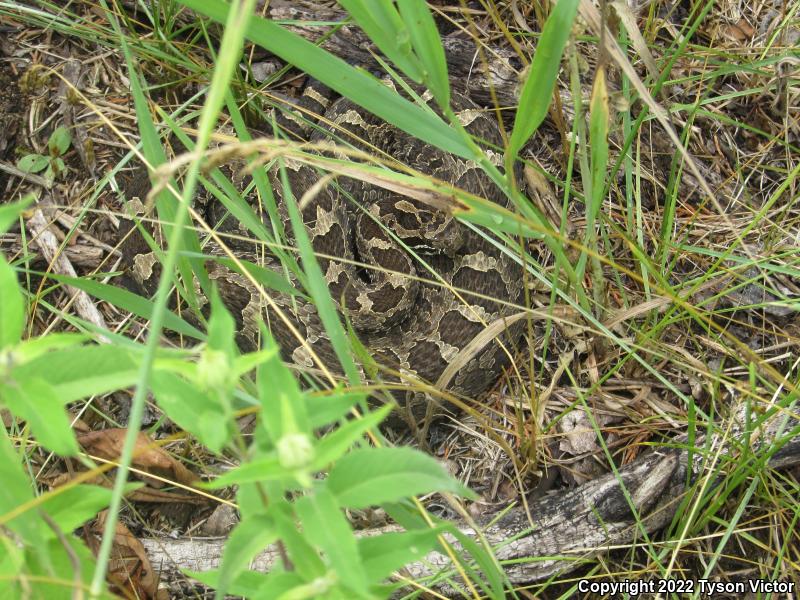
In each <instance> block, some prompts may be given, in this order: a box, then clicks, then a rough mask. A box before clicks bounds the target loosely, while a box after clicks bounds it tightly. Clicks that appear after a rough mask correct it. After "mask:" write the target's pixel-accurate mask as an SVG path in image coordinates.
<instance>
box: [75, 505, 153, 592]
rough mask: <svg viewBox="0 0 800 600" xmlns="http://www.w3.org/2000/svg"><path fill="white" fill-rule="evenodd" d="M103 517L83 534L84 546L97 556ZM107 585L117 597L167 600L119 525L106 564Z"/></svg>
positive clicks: (135, 543) (144, 554) (146, 562)
mask: <svg viewBox="0 0 800 600" xmlns="http://www.w3.org/2000/svg"><path fill="white" fill-rule="evenodd" d="M106 516H107V513H106V512H105V511H103V512H102V513H100V514H99V515H98V516H97V520H96V521H95V523H94V525H93V526H92V527H91V529H90V530H89V533H88V534H87V538H88V539H86V543H87V544H88V545H89V548H90V549H91V551H92V552H93V553H94V554H95V555H97V551H98V549H99V548H100V538H101V536H102V535H103V527H104V526H105V520H106ZM107 579H108V582H109V584H110V585H111V586H113V588H117V589H116V590H114V591H115V592H117V593H120V594H123V595H125V596H126V597H130V598H148V599H154V600H167V599H168V598H169V595H168V593H167V590H166V589H161V590H160V589H159V588H158V580H159V578H158V575H157V574H156V573H154V572H153V567H152V566H151V565H150V559H149V558H147V552H146V551H145V549H144V546H143V545H142V543H141V542H140V541H139V540H138V539H137V538H136V536H134V535H133V534H132V533H131V532H130V531H129V530H128V528H127V527H125V525H124V524H122V523H117V529H116V532H115V534H114V542H113V546H112V549H111V560H110V561H109V564H108V575H107Z"/></svg>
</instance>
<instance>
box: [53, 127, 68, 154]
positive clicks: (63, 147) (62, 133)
mask: <svg viewBox="0 0 800 600" xmlns="http://www.w3.org/2000/svg"><path fill="white" fill-rule="evenodd" d="M71 143H72V137H71V136H70V134H69V129H67V128H66V127H63V126H61V127H56V130H55V131H54V132H53V133H52V135H51V136H50V139H49V140H48V141H47V148H48V149H49V150H50V156H52V157H56V156H61V155H62V154H64V153H65V152H66V151H67V149H68V148H69V145H70V144H71Z"/></svg>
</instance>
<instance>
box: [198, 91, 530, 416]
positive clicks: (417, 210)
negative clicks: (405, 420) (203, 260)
mask: <svg viewBox="0 0 800 600" xmlns="http://www.w3.org/2000/svg"><path fill="white" fill-rule="evenodd" d="M452 106H453V109H454V110H455V111H456V112H457V114H458V115H459V118H460V120H461V121H462V123H464V126H465V127H466V129H467V130H468V131H469V132H470V133H471V134H472V135H474V136H475V137H476V138H479V139H482V140H484V141H485V142H488V143H490V144H494V145H495V146H500V145H501V136H500V132H499V130H498V127H497V125H496V123H495V122H494V121H493V120H492V119H490V118H488V117H487V116H486V115H485V114H483V113H482V112H481V111H479V110H477V107H476V106H475V105H474V104H473V103H472V102H471V101H470V100H469V99H468V98H466V97H464V96H461V95H458V94H455V93H454V94H453V100H452ZM321 122H322V123H324V124H325V125H323V126H322V127H320V128H319V129H317V130H316V131H315V132H314V133H313V134H312V135H311V136H310V139H309V141H310V142H312V143H315V142H322V141H323V140H325V139H328V138H329V136H330V135H331V134H333V133H334V132H335V134H336V135H338V136H339V137H346V138H347V139H348V141H350V142H351V143H352V145H353V146H355V147H356V148H357V149H358V150H362V151H364V152H370V153H372V154H374V153H376V152H379V153H382V154H384V155H388V156H390V157H392V158H393V159H395V160H396V161H399V162H401V163H403V164H404V165H406V166H408V167H410V168H412V169H414V170H416V171H418V172H419V173H421V174H423V175H428V176H432V177H435V178H437V179H439V180H442V181H446V182H449V183H451V184H452V185H454V186H456V187H458V188H461V189H463V190H465V191H467V192H470V193H472V194H475V195H478V196H481V197H483V198H486V199H488V200H492V201H494V202H497V203H498V204H501V205H503V206H505V205H506V204H507V200H506V199H505V196H504V195H503V194H502V192H501V191H500V190H499V189H498V188H497V187H496V186H495V185H494V184H493V183H492V182H491V180H490V179H489V177H488V176H487V175H486V174H485V173H484V172H483V171H482V170H481V169H480V168H479V167H478V165H477V164H475V163H472V162H470V161H465V160H463V159H460V158H457V157H454V156H452V155H450V154H447V153H445V152H443V151H440V150H438V149H436V148H434V147H431V146H429V145H426V144H424V143H422V142H420V141H419V140H417V139H415V138H412V137H410V136H409V135H407V134H405V133H403V132H402V131H400V130H398V129H397V128H395V127H392V126H390V125H388V124H386V123H385V122H384V121H382V120H380V119H379V118H377V117H375V116H373V115H372V114H370V113H368V112H366V111H363V110H362V109H360V108H359V107H357V106H356V105H354V104H353V103H352V102H350V101H349V100H347V99H345V98H340V99H338V100H337V101H335V102H333V103H332V104H331V105H330V107H329V108H328V109H327V111H326V112H325V114H324V118H323V119H322V120H321ZM343 134H344V135H343ZM285 173H286V180H287V181H288V184H289V186H288V187H289V189H291V190H292V193H293V196H294V198H296V199H300V198H302V197H303V196H304V195H305V194H306V193H307V192H308V191H309V190H310V189H311V187H312V186H313V185H314V184H315V183H316V182H317V181H318V180H319V178H320V173H318V172H317V171H316V170H315V169H314V168H312V167H310V166H306V165H302V164H301V165H291V164H288V165H287V167H286V169H285ZM270 174H271V177H270V179H271V183H272V187H273V189H274V190H276V191H277V192H280V190H282V189H283V184H282V182H281V180H280V177H279V176H278V173H277V171H276V170H275V169H273V170H271V171H270ZM279 195H280V194H279ZM301 209H302V213H301V214H302V219H303V222H304V224H305V227H306V230H307V233H308V237H309V239H310V241H311V244H312V246H313V249H314V252H315V254H316V255H317V257H318V263H319V266H320V268H321V270H322V273H323V274H324V277H325V280H326V283H327V285H328V287H329V290H330V293H331V296H332V298H333V299H334V301H335V302H336V303H337V306H338V308H339V310H340V312H341V314H342V315H343V316H346V317H347V319H348V321H349V323H350V324H351V325H352V327H353V329H354V330H355V332H356V334H357V335H358V337H359V339H360V341H361V342H362V343H363V345H364V346H365V347H366V348H367V349H368V351H369V352H370V353H371V355H372V356H373V357H374V359H375V361H376V362H377V363H379V364H382V365H385V366H387V367H389V369H390V370H391V371H392V372H394V373H395V378H399V379H406V380H407V379H409V378H411V379H413V378H418V379H421V380H422V381H425V382H428V383H435V382H437V381H438V380H439V379H440V378H441V377H442V375H443V373H445V370H446V369H447V367H448V365H451V363H454V361H455V362H458V364H459V365H461V366H460V367H459V368H457V369H456V371H455V372H454V373H452V371H453V368H451V369H450V371H451V373H450V375H452V376H449V377H448V382H447V388H448V390H449V391H450V392H453V393H457V394H460V395H465V396H469V397H475V396H477V395H479V394H480V393H481V392H484V391H485V390H486V389H487V388H488V387H490V386H491V385H493V384H494V383H495V382H496V381H497V379H498V377H499V375H500V371H501V369H502V367H503V366H504V365H505V364H507V362H508V359H509V356H510V354H509V351H510V350H511V349H512V348H513V344H508V343H507V342H508V341H512V342H513V339H512V338H513V335H512V336H511V337H509V335H508V334H509V331H506V332H505V337H503V336H499V337H498V338H497V339H494V340H488V341H487V342H485V343H478V344H477V349H476V344H475V343H474V340H476V338H477V336H479V334H481V332H482V331H484V329H485V328H486V326H487V325H488V324H491V323H497V322H498V321H501V322H502V321H503V320H504V319H505V317H507V316H509V315H510V313H511V312H513V309H512V308H509V304H515V303H519V302H520V300H521V294H522V276H521V269H520V267H519V266H518V265H517V263H516V262H515V261H514V260H513V258H511V257H510V256H509V255H507V254H506V253H504V252H503V251H501V250H500V249H499V248H498V247H497V246H496V245H495V244H493V243H492V242H490V241H488V240H487V239H486V238H484V237H483V236H482V235H481V234H479V233H478V232H477V231H475V230H473V229H471V228H469V227H467V226H465V225H464V224H462V223H459V222H458V221H457V220H456V219H454V218H453V216H452V215H450V214H448V213H446V212H444V211H441V210H436V209H434V208H431V207H430V206H427V205H425V204H423V203H422V202H419V201H416V200H414V199H411V198H409V197H407V196H404V195H401V194H399V193H396V192H392V191H388V190H386V189H382V188H379V187H375V186H373V185H370V184H368V183H365V182H364V181H361V180H359V179H355V178H351V177H344V176H339V177H337V179H336V185H327V186H325V187H322V188H321V189H320V190H319V191H318V192H317V193H316V194H315V195H313V196H312V197H311V198H310V200H309V201H308V202H307V203H306V204H305V205H304V206H302V207H301ZM212 214H214V213H213V212H212ZM284 218H285V211H284ZM216 219H217V217H216V216H213V217H210V221H215V220H216ZM284 225H285V226H286V229H287V230H288V229H289V226H288V222H287V223H284ZM387 230H388V231H389V232H391V233H389V232H387ZM290 239H291V238H290ZM237 251H241V252H242V253H243V254H244V255H246V256H248V252H247V249H246V248H244V247H242V248H237ZM252 255H253V253H252V252H250V253H249V256H252ZM415 255H416V258H415V257H414V256H415ZM336 258H340V259H341V260H336ZM363 263H366V264H367V265H370V266H371V268H364V267H363V266H360V265H361V264H363ZM267 266H269V267H270V268H272V269H275V270H276V271H279V272H281V273H284V271H281V270H280V266H279V265H278V264H277V262H276V261H272V260H269V258H268V259H267ZM208 270H209V275H210V277H211V278H212V279H213V280H215V281H216V283H217V286H218V289H219V292H220V295H221V297H222V299H223V301H224V302H225V304H226V305H227V307H228V308H229V309H230V310H231V311H232V312H233V314H234V315H235V316H236V319H237V321H238V325H239V329H238V333H239V335H238V341H239V344H240V346H242V347H243V348H253V347H255V346H257V344H258V335H259V321H261V320H266V322H267V323H268V325H269V328H270V330H271V332H272V334H273V336H274V337H275V338H276V339H277V341H278V343H279V345H280V346H281V349H282V352H283V354H284V357H285V358H286V359H287V360H290V361H292V362H293V363H295V364H296V365H298V366H300V367H303V368H313V367H315V366H317V365H315V363H314V360H313V359H312V353H311V352H309V349H311V350H313V354H315V355H316V356H317V357H319V359H321V360H322V361H324V362H325V363H326V364H327V366H328V367H330V368H332V370H334V371H335V370H336V366H335V365H336V364H337V363H338V361H337V359H336V355H335V353H334V351H333V347H332V345H331V342H330V339H329V338H328V335H327V333H326V331H325V328H324V327H323V326H322V323H321V321H320V318H319V315H318V312H317V309H316V307H315V306H314V304H313V303H311V302H310V301H308V300H306V299H304V298H302V297H298V296H289V295H283V294H279V293H274V292H272V291H270V294H271V297H272V298H273V300H274V303H275V304H274V305H273V306H272V307H270V306H269V305H268V304H266V303H265V302H264V301H263V297H262V296H261V295H260V294H258V293H256V291H255V290H254V289H253V287H252V286H251V285H250V284H249V282H248V281H247V280H246V279H245V278H244V277H243V276H242V275H240V274H238V273H235V272H233V271H231V270H229V269H227V268H225V267H222V266H221V265H219V264H218V263H212V261H209V265H208ZM292 283H293V284H295V285H296V284H297V282H296V281H294V280H292ZM496 300H500V301H501V302H497V301H496ZM276 306H277V307H278V308H279V309H280V310H281V311H283V312H284V314H286V315H287V316H288V318H289V320H290V323H291V325H292V327H289V326H287V325H286V323H285V322H284V320H283V319H281V318H280V317H279V315H277V314H276V309H275V307H276ZM292 329H295V330H296V332H298V333H299V334H300V336H301V337H302V338H303V339H304V340H306V344H303V343H302V342H301V341H300V340H299V339H298V336H297V335H296V334H295V332H293V331H292ZM500 329H502V328H500ZM509 329H510V331H511V333H512V334H516V333H517V332H518V328H517V327H515V326H513V325H512V326H511V327H510V328H509ZM501 339H502V340H503V341H505V342H506V344H505V348H503V347H501V344H499V343H498V341H500V340H501ZM471 342H473V344H472V346H469V345H470V343H471ZM464 352H467V353H468V354H467V355H466V356H465V355H464ZM467 358H468V360H465V359H467ZM392 378H393V377H391V376H389V377H388V379H390V380H391V379H392ZM427 397H428V396H425V395H422V396H420V395H419V394H417V395H416V398H417V400H416V401H414V402H416V405H415V406H410V407H409V408H411V410H412V413H413V414H414V415H415V418H419V417H420V416H421V414H422V413H423V412H424V408H425V402H419V399H420V398H427ZM403 400H404V401H405V402H406V404H407V405H408V404H410V403H411V402H412V400H411V397H410V396H408V395H405V396H404V398H403Z"/></svg>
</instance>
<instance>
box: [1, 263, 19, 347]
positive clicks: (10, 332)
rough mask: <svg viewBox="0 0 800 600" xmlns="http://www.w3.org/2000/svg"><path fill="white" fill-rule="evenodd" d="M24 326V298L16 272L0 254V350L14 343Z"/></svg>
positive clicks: (17, 340) (16, 341)
mask: <svg viewBox="0 0 800 600" xmlns="http://www.w3.org/2000/svg"><path fill="white" fill-rule="evenodd" d="M24 328H25V298H24V297H23V296H22V290H21V289H20V288H19V283H17V272H16V271H15V270H14V269H13V268H12V267H11V265H9V264H8V263H7V262H6V261H5V259H4V258H3V256H2V255H0V350H2V349H3V348H6V347H9V346H14V345H16V344H17V343H18V342H19V340H20V337H22V331H23V330H24Z"/></svg>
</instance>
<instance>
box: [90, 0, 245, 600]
mask: <svg viewBox="0 0 800 600" xmlns="http://www.w3.org/2000/svg"><path fill="white" fill-rule="evenodd" d="M101 4H102V6H103V9H104V10H105V11H106V15H108V18H109V20H111V22H112V24H113V25H114V28H115V29H116V30H117V33H118V35H119V37H120V40H121V42H122V46H123V49H126V40H125V37H124V35H123V34H122V32H121V30H120V29H119V24H118V22H117V21H116V19H115V18H114V17H113V16H112V13H111V12H110V11H109V9H108V6H107V4H106V2H105V0H101ZM254 7H255V0H240V1H239V2H238V3H237V5H236V6H234V7H232V9H231V10H230V11H229V12H228V21H227V23H226V26H225V33H224V34H223V37H222V41H221V42H220V48H221V51H220V54H219V61H218V65H217V69H215V70H214V76H213V78H212V80H211V85H210V88H209V94H208V98H207V100H206V103H205V106H204V107H203V111H202V113H201V114H200V123H199V125H198V134H197V145H196V147H195V158H194V160H192V162H191V163H190V164H189V168H188V172H187V175H186V182H185V186H184V188H183V193H182V194H181V195H180V198H179V203H178V208H177V211H176V213H175V222H174V227H173V228H172V231H171V232H170V236H169V241H168V244H169V245H168V247H167V252H166V255H165V257H164V262H163V269H162V272H161V277H160V278H159V281H158V289H157V291H156V296H155V301H154V307H153V318H152V320H151V321H150V331H149V333H148V336H147V343H146V345H145V350H144V354H143V356H142V363H141V366H140V368H139V376H138V384H137V385H136V390H135V392H134V396H133V400H132V401H131V410H130V416H129V418H128V428H127V430H126V432H125V441H124V443H123V447H122V454H121V456H120V463H119V466H118V467H117V477H116V479H115V480H114V488H113V491H112V496H111V502H110V504H109V507H108V515H107V517H106V523H105V527H104V529H103V538H102V540H101V543H100V549H99V550H98V552H97V567H96V568H95V572H94V575H93V577H92V583H91V587H90V597H91V598H97V597H99V596H100V593H101V591H102V589H103V587H104V584H105V579H106V572H107V570H108V561H109V558H110V556H111V547H112V545H113V541H114V534H115V531H116V523H117V518H118V516H119V509H120V505H121V504H122V495H123V492H124V489H125V484H126V482H127V479H128V471H129V470H130V464H131V461H132V459H133V451H134V448H135V445H136V439H137V437H138V436H139V431H140V427H141V421H142V415H143V414H144V405H145V399H146V396H147V390H148V389H149V381H150V376H151V374H152V370H153V362H154V360H155V355H156V351H157V349H158V346H159V341H160V338H161V328H162V326H163V324H164V318H165V315H166V312H167V298H168V296H169V292H170V288H171V284H172V277H171V275H172V272H173V271H174V270H175V267H176V265H177V260H178V250H179V246H180V241H181V239H182V236H183V228H184V226H185V224H186V222H187V220H188V214H189V211H188V207H189V204H190V202H191V199H192V197H193V196H194V190H195V188H196V186H197V180H198V176H199V174H200V162H201V157H202V153H203V152H204V151H205V149H206V148H207V146H208V143H209V141H210V140H211V132H212V130H213V127H214V123H215V121H216V118H217V115H218V114H219V111H220V108H221V107H222V105H223V103H224V98H225V94H226V89H227V81H229V80H230V77H231V74H232V73H233V70H234V69H235V67H236V63H237V62H238V57H239V55H240V54H241V48H242V41H243V39H244V31H245V28H246V26H247V21H248V19H249V16H250V15H251V14H253V10H254ZM134 76H135V73H131V77H134Z"/></svg>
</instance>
